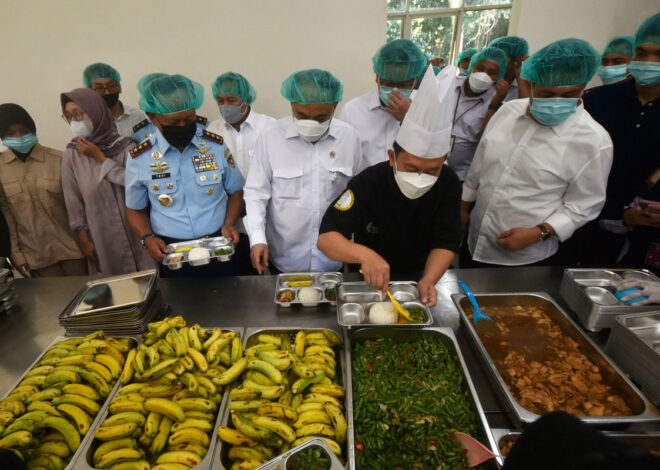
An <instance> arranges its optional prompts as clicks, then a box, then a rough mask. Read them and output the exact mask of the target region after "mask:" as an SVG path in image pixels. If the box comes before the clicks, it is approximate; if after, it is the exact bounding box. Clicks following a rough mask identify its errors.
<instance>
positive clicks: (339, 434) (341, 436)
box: [323, 403, 348, 444]
mask: <svg viewBox="0 0 660 470" xmlns="http://www.w3.org/2000/svg"><path fill="white" fill-rule="evenodd" d="M323 409H324V410H325V412H326V413H327V414H328V416H329V417H330V419H331V420H332V425H333V426H334V428H335V437H336V439H337V442H339V443H340V444H343V443H344V442H345V441H346V433H347V429H348V425H347V424H346V419H345V418H344V413H343V412H342V410H341V408H339V407H338V406H336V405H334V404H333V403H324V404H323Z"/></svg>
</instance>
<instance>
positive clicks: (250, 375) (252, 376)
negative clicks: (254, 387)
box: [245, 370, 278, 387]
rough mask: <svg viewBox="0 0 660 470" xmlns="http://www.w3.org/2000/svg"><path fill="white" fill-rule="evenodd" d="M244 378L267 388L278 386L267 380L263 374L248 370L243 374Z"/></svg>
mask: <svg viewBox="0 0 660 470" xmlns="http://www.w3.org/2000/svg"><path fill="white" fill-rule="evenodd" d="M245 378H246V379H249V380H252V381H254V382H256V383H258V384H259V385H266V386H267V387H272V386H274V385H278V384H277V383H276V382H275V381H273V380H271V379H269V378H268V377H267V376H266V375H265V374H262V373H261V372H259V371H256V370H248V371H247V373H246V374H245Z"/></svg>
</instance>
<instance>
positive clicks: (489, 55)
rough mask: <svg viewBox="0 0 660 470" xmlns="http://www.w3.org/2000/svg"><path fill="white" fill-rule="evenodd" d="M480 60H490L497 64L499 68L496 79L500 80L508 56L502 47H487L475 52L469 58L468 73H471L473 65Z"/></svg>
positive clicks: (504, 70) (507, 63) (507, 61)
mask: <svg viewBox="0 0 660 470" xmlns="http://www.w3.org/2000/svg"><path fill="white" fill-rule="evenodd" d="M482 60H491V61H493V62H495V63H496V64H497V67H498V68H499V69H500V74H499V76H498V77H497V80H501V79H502V78H503V77H504V74H505V73H506V67H507V66H508V65H509V58H508V57H507V55H506V54H505V53H504V51H503V50H502V49H498V48H497V47H487V48H486V49H482V50H481V51H479V52H477V53H476V54H475V55H473V56H472V58H471V59H470V66H469V67H468V73H471V72H472V69H473V68H474V66H475V65H477V64H478V63H479V62H481V61H482Z"/></svg>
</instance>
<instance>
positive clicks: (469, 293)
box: [458, 281, 492, 326]
mask: <svg viewBox="0 0 660 470" xmlns="http://www.w3.org/2000/svg"><path fill="white" fill-rule="evenodd" d="M458 285H459V287H460V288H461V289H463V292H465V295H466V296H467V298H468V300H469V301H470V303H471V304H472V308H473V309H474V313H473V314H472V321H473V322H474V324H475V326H476V325H477V322H478V321H479V320H492V318H490V317H489V316H488V315H486V314H485V313H484V312H482V311H481V309H480V308H479V304H478V303H477V299H476V297H475V296H474V294H473V293H472V290H471V289H470V288H469V287H468V286H467V284H465V283H464V282H463V281H458Z"/></svg>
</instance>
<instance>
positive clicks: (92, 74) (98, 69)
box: [83, 62, 121, 87]
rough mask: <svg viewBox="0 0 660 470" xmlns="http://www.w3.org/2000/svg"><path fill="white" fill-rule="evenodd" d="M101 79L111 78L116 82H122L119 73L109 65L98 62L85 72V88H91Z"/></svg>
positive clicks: (89, 66) (88, 67)
mask: <svg viewBox="0 0 660 470" xmlns="http://www.w3.org/2000/svg"><path fill="white" fill-rule="evenodd" d="M101 78H111V79H113V80H114V81H115V82H121V76H120V75H119V72H117V70H115V69H114V68H113V67H111V66H109V65H108V64H104V63H101V62H97V63H96V64H91V65H88V66H87V67H86V68H85V70H84V71H83V86H84V87H90V86H92V83H93V82H95V81H96V80H99V79H101Z"/></svg>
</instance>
